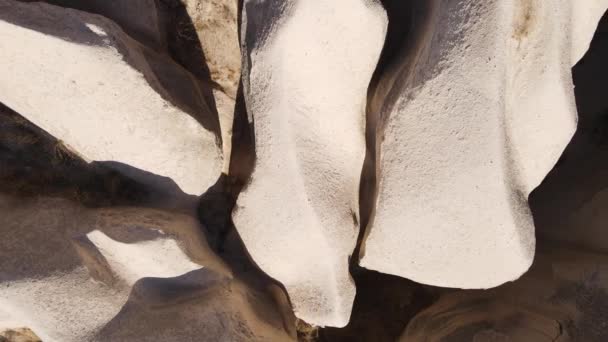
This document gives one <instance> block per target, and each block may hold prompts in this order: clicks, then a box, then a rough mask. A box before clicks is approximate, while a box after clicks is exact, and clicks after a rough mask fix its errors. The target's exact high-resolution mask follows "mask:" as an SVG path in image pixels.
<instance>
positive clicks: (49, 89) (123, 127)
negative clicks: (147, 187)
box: [0, 0, 222, 195]
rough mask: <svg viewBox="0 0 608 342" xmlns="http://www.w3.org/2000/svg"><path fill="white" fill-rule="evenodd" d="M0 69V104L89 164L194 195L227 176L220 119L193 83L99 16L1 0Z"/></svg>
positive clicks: (173, 65)
mask: <svg viewBox="0 0 608 342" xmlns="http://www.w3.org/2000/svg"><path fill="white" fill-rule="evenodd" d="M0 64H1V65H2V66H3V70H4V71H3V74H2V79H1V80H0V94H1V95H0V101H1V102H3V103H4V104H6V105H7V106H9V107H11V108H12V109H14V110H16V111H17V112H19V113H20V114H22V115H23V116H25V117H26V118H27V119H28V120H30V121H32V122H33V123H35V124H36V125H38V126H40V127H41V128H43V129H45V130H46V131H48V132H49V133H50V134H52V135H54V136H55V137H57V138H58V139H60V140H62V141H63V142H64V143H65V144H66V145H68V146H70V147H71V148H73V149H74V150H75V151H77V152H78V153H80V154H81V155H82V156H83V157H84V158H86V159H88V160H96V161H104V162H112V163H109V164H111V165H112V166H113V167H114V168H116V169H118V170H120V171H121V172H124V173H125V174H127V175H130V176H132V177H134V178H138V177H139V179H141V180H144V178H150V177H144V176H141V174H142V172H143V173H144V174H146V173H151V174H152V175H156V176H162V177H168V178H170V179H171V180H172V181H174V182H175V183H176V184H177V185H178V186H179V188H180V189H181V190H182V191H183V192H185V193H187V194H192V195H200V194H201V193H203V192H204V191H205V190H207V188H208V187H209V186H211V185H212V184H213V183H214V182H215V180H216V179H217V177H218V175H219V173H220V172H221V168H222V153H221V146H219V143H218V142H219V134H220V133H219V131H220V130H219V122H218V118H217V115H212V111H211V110H210V108H209V106H208V104H207V103H205V101H204V99H203V96H202V94H201V89H200V88H199V84H198V83H197V82H196V81H195V79H194V77H193V76H192V75H191V74H189V73H188V72H187V71H186V70H185V69H183V68H182V67H180V66H179V65H177V64H176V63H174V62H173V61H172V60H171V59H170V58H169V57H168V56H166V55H163V54H157V53H156V52H154V51H153V50H150V49H149V48H147V47H145V46H143V45H141V44H140V43H138V42H137V41H135V40H133V39H131V38H130V37H129V36H128V35H126V34H124V33H123V31H122V30H121V29H120V28H119V27H118V26H117V25H116V24H114V23H113V22H111V21H109V20H107V19H105V18H103V17H101V16H98V15H92V14H88V13H84V12H80V11H77V10H72V9H64V8H59V7H55V6H52V5H47V4H44V3H29V4H25V3H20V2H16V1H9V0H1V1H0ZM152 178H153V177H152ZM150 179H151V178H150Z"/></svg>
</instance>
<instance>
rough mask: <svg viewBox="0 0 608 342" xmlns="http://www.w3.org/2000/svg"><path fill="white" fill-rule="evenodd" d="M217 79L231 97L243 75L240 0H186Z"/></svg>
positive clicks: (213, 76)
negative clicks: (239, 33)
mask: <svg viewBox="0 0 608 342" xmlns="http://www.w3.org/2000/svg"><path fill="white" fill-rule="evenodd" d="M184 3H185V5H186V10H187V11H188V14H189V15H190V18H191V20H192V22H193V24H194V29H195V30H196V35H197V36H198V39H199V41H200V42H201V45H202V50H203V53H204V56H205V61H201V63H206V64H207V66H208V68H209V73H210V76H211V79H212V80H213V82H215V83H216V84H217V85H219V87H220V89H221V90H222V91H223V92H224V93H225V94H227V95H228V96H229V97H231V98H233V99H234V98H235V97H236V91H237V88H238V84H239V79H240V75H241V54H240V51H239V38H238V30H237V28H238V25H237V19H238V11H237V7H238V1H237V0H186V1H184Z"/></svg>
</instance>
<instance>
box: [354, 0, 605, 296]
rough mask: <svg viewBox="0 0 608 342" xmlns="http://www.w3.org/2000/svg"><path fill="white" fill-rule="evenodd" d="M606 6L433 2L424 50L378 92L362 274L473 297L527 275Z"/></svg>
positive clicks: (426, 16)
mask: <svg viewBox="0 0 608 342" xmlns="http://www.w3.org/2000/svg"><path fill="white" fill-rule="evenodd" d="M606 5H607V4H606V1H595V2H593V1H590V2H589V4H588V6H587V7H585V5H583V4H579V3H576V4H574V3H572V2H571V1H560V0H555V1H483V2H479V1H433V2H430V3H426V4H424V8H423V10H419V12H418V15H421V16H422V17H423V18H422V19H418V22H419V23H418V26H417V29H414V30H413V32H411V33H410V35H411V36H410V37H409V38H408V39H406V40H405V41H404V43H403V44H404V45H406V46H408V47H410V48H411V49H410V50H409V51H408V52H407V54H406V55H405V56H401V57H402V59H401V60H398V61H396V62H393V63H394V64H396V65H394V66H393V68H392V69H390V71H391V72H392V73H387V75H386V76H384V78H381V79H380V81H379V86H378V90H377V91H376V92H375V93H374V94H373V100H372V104H374V105H375V107H374V108H372V109H373V110H376V111H377V113H378V114H377V115H378V116H379V117H380V118H382V121H381V123H380V124H379V125H378V130H377V138H376V140H377V144H378V145H377V148H378V156H377V159H376V163H377V164H376V170H377V179H378V180H377V199H376V201H375V212H374V215H373V217H372V220H371V222H370V225H369V227H368V236H367V239H366V241H365V245H364V246H365V248H364V249H363V256H362V260H361V265H362V266H364V267H366V268H370V269H374V270H378V271H381V272H385V273H390V274H394V275H398V276H402V277H406V278H410V279H412V280H415V281H417V282H421V283H425V284H431V285H438V286H444V287H460V288H489V287H493V286H497V285H500V284H502V283H504V282H507V281H511V280H514V279H516V278H518V277H519V276H520V275H521V274H522V273H524V272H525V271H526V270H527V269H528V267H529V266H530V264H531V263H532V260H533V257H534V249H535V241H534V240H535V239H534V226H533V222H532V218H531V215H530V211H529V208H528V204H527V198H528V195H529V194H530V192H531V191H532V190H533V189H534V188H535V187H536V186H538V184H540V182H541V181H542V179H543V178H544V177H545V175H546V174H547V172H548V171H549V170H550V169H551V168H552V167H553V165H554V164H555V162H556V161H557V159H558V157H559V156H560V154H561V153H562V151H563V150H564V147H565V146H566V144H567V143H568V141H569V140H570V139H571V137H572V134H573V132H574V129H575V127H576V108H575V104H574V97H573V91H572V89H573V85H572V79H571V71H570V68H571V67H572V66H573V64H574V63H575V62H576V60H577V59H578V58H580V57H581V56H582V52H583V51H584V50H585V49H586V48H587V47H588V45H589V41H590V39H591V36H592V32H593V30H594V28H595V25H596V24H597V20H598V19H599V17H600V16H601V11H598V12H596V11H595V10H597V9H598V8H605V7H606ZM419 6H422V5H419ZM577 6H581V7H582V8H584V10H582V9H576V10H574V9H573V8H574V7H577ZM597 13H600V14H599V15H598V14H597ZM395 73H397V74H395ZM383 82H385V83H383Z"/></svg>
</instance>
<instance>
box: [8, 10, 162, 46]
mask: <svg viewBox="0 0 608 342" xmlns="http://www.w3.org/2000/svg"><path fill="white" fill-rule="evenodd" d="M17 1H20V2H46V3H48V4H51V5H55V6H59V7H65V8H73V9H77V10H79V11H83V12H89V13H93V14H99V15H101V16H104V17H106V18H108V19H110V20H112V21H114V22H115V23H117V24H118V25H119V26H120V27H121V28H122V29H123V30H124V31H125V32H126V33H127V34H128V35H130V36H131V37H133V38H134V39H136V40H138V41H140V42H141V43H142V44H145V45H147V46H149V47H150V48H153V49H155V50H157V51H163V50H165V49H166V48H167V34H166V32H165V30H164V27H163V26H164V24H165V20H166V18H164V14H165V13H163V12H162V11H161V10H160V8H159V5H160V4H159V0H42V1H40V0H17Z"/></svg>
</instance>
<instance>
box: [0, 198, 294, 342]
mask: <svg viewBox="0 0 608 342" xmlns="http://www.w3.org/2000/svg"><path fill="white" fill-rule="evenodd" d="M0 212H1V213H2V216H1V219H0V220H1V222H0V226H1V227H2V236H3V239H2V241H1V242H0V266H1V267H0V270H1V271H0V282H1V284H2V291H0V306H1V307H2V309H3V310H4V311H5V313H6V315H7V316H6V317H4V316H3V317H2V318H3V320H7V321H8V322H16V323H18V324H20V325H25V326H28V327H31V328H32V329H33V330H34V331H36V333H37V334H38V335H39V336H40V337H41V338H42V340H44V341H83V340H100V341H108V340H140V341H148V340H149V341H153V340H158V339H159V338H162V339H163V340H167V341H183V340H184V338H187V337H192V336H212V337H213V339H214V340H226V341H251V340H257V341H267V340H277V341H282V340H289V339H290V337H289V335H288V334H287V333H286V332H285V330H283V328H282V327H283V323H282V318H281V315H280V313H279V312H277V311H275V309H274V305H275V304H274V302H273V301H269V300H268V299H267V297H265V296H264V294H263V293H260V292H258V291H257V290H253V289H252V288H250V287H248V286H246V285H245V284H244V283H243V282H242V281H240V280H239V279H237V278H235V277H234V276H233V274H232V272H231V271H230V269H229V268H228V267H227V266H226V264H224V263H223V262H222V261H221V260H220V259H219V258H218V257H217V256H216V255H215V254H214V253H213V252H211V250H210V249H209V247H208V246H207V244H206V241H205V238H204V230H203V229H201V227H200V226H199V224H198V222H197V221H196V220H195V219H194V218H192V217H191V216H189V215H185V214H177V213H173V212H167V211H161V210H155V209H147V208H141V207H140V208H137V207H123V208H100V209H86V208H84V207H82V206H80V205H78V204H76V203H74V202H70V201H66V200H63V199H57V198H48V197H39V198H36V199H23V198H21V199H18V198H13V197H9V196H5V195H2V197H0ZM251 298H256V299H255V300H252V299H251ZM193 313H195V314H193ZM3 323H4V322H3Z"/></svg>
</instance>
